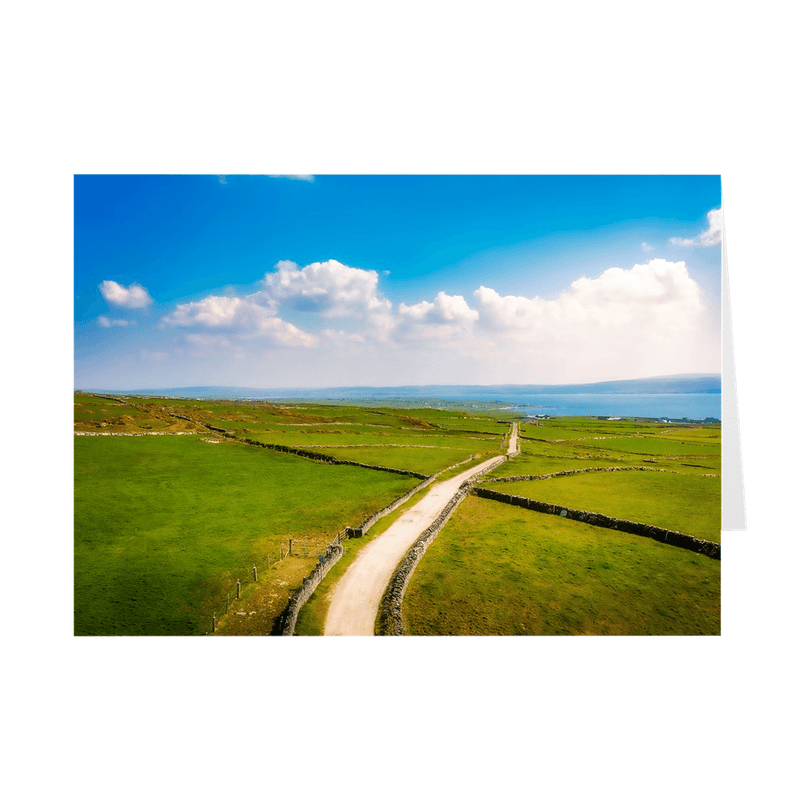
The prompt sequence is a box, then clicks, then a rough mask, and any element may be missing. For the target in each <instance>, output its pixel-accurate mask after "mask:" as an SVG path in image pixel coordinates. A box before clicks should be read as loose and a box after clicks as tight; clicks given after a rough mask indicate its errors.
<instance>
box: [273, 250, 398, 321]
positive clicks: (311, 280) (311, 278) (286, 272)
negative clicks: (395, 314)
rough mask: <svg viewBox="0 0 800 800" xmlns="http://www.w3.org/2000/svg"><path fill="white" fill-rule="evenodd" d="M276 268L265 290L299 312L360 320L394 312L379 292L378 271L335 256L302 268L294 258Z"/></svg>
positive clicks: (280, 262) (281, 262)
mask: <svg viewBox="0 0 800 800" xmlns="http://www.w3.org/2000/svg"><path fill="white" fill-rule="evenodd" d="M275 269H276V270H277V271H276V272H271V273H267V275H265V276H264V285H265V287H266V292H267V293H268V295H269V296H270V297H271V298H273V299H274V300H275V301H278V302H280V303H283V304H285V305H287V306H289V307H290V308H293V309H295V310H296V311H311V312H316V313H319V314H322V315H323V316H324V317H349V316H352V317H356V318H358V319H367V318H371V317H376V316H382V315H385V314H388V313H389V312H390V311H391V308H392V304H391V302H390V301H389V300H387V299H386V298H384V297H383V296H381V295H380V293H379V292H378V273H377V272H375V271H374V270H365V269H358V268H357V267H348V266H346V265H345V264H341V263H340V262H338V261H335V260H333V259H331V260H329V261H322V262H320V261H316V262H314V263H313V264H309V265H308V266H306V267H303V268H302V269H300V268H299V267H298V265H297V264H295V263H294V262H293V261H279V262H278V263H277V264H276V265H275Z"/></svg>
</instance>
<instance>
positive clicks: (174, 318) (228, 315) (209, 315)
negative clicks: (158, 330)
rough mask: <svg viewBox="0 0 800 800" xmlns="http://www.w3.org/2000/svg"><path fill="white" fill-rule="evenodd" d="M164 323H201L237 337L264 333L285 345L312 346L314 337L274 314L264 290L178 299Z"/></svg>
mask: <svg viewBox="0 0 800 800" xmlns="http://www.w3.org/2000/svg"><path fill="white" fill-rule="evenodd" d="M162 323H163V324H164V325H167V326H176V327H182V328H189V327H200V328H205V329H206V330H217V331H220V332H227V333H231V334H234V335H236V336H237V337H238V338H240V339H246V338H255V337H264V338H266V339H267V340H270V341H272V342H273V343H275V344H281V345H285V346H287V347H313V346H314V345H315V344H316V341H317V340H316V338H315V337H314V336H312V335H310V334H308V333H305V331H302V330H300V329H299V328H297V327H296V326H294V325H292V324H291V323H290V322H286V321H284V320H282V319H280V318H278V317H277V316H275V308H274V304H273V303H272V302H271V301H270V299H269V298H267V297H265V296H264V295H263V293H261V292H258V293H256V294H253V295H249V296H248V297H220V296H214V295H211V296H209V297H206V298H205V299H204V300H200V301H198V302H194V303H181V304H179V305H178V306H176V308H175V310H174V311H173V312H172V313H171V314H168V315H167V316H165V317H163V318H162Z"/></svg>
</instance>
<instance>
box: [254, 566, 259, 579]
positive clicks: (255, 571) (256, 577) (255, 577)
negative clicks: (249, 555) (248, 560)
mask: <svg viewBox="0 0 800 800" xmlns="http://www.w3.org/2000/svg"><path fill="white" fill-rule="evenodd" d="M253 580H254V581H257V580H258V570H257V569H256V565H255V564H253Z"/></svg>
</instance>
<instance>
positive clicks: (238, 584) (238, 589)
mask: <svg viewBox="0 0 800 800" xmlns="http://www.w3.org/2000/svg"><path fill="white" fill-rule="evenodd" d="M241 596H242V582H241V581H240V580H239V579H238V578H237V579H236V599H237V600H238V599H239V598H240V597H241Z"/></svg>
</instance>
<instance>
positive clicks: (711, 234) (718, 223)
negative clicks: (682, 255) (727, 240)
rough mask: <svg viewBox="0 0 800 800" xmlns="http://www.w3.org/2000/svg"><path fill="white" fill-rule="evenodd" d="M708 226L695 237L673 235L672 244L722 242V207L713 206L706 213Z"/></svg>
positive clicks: (706, 244) (689, 244) (704, 244)
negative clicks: (686, 237)
mask: <svg viewBox="0 0 800 800" xmlns="http://www.w3.org/2000/svg"><path fill="white" fill-rule="evenodd" d="M706 219H707V220H708V227H707V228H706V229H705V230H704V231H703V232H702V233H700V234H699V235H697V236H695V237H694V239H681V238H679V237H673V238H672V239H670V240H669V241H670V243H671V244H679V245H685V246H694V247H711V246H712V245H715V244H720V243H721V242H722V207H720V208H713V209H711V211H709V212H708V214H706Z"/></svg>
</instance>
